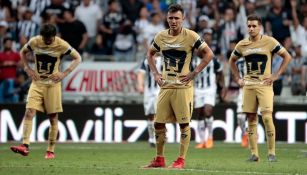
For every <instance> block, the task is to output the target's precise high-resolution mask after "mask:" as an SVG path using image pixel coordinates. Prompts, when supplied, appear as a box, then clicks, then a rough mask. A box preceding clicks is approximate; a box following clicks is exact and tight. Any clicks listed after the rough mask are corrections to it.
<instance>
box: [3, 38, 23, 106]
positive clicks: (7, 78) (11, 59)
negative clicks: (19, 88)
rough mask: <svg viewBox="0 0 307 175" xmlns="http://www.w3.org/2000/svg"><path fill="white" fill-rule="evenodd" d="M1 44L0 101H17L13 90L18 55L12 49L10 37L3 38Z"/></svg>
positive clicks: (18, 60) (18, 59) (18, 62)
mask: <svg viewBox="0 0 307 175" xmlns="http://www.w3.org/2000/svg"><path fill="white" fill-rule="evenodd" d="M3 45H4V51H3V52H0V103H14V102H17V101H18V96H16V95H15V94H14V93H13V91H14V82H15V80H16V70H17V66H18V64H20V56H19V53H17V52H14V51H13V50H12V46H13V40H12V38H5V39H4V40H3Z"/></svg>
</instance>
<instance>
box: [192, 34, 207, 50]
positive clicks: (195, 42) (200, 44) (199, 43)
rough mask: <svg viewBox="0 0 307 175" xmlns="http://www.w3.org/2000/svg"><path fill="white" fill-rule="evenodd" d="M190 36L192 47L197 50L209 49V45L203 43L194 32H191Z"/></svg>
mask: <svg viewBox="0 0 307 175" xmlns="http://www.w3.org/2000/svg"><path fill="white" fill-rule="evenodd" d="M190 36H191V39H192V43H193V44H192V47H193V48H195V49H202V48H205V47H207V46H208V45H207V43H206V42H205V41H203V40H202V39H201V38H200V36H199V35H198V34H197V33H196V32H194V31H190Z"/></svg>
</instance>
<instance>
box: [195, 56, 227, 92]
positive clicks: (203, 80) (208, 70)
mask: <svg viewBox="0 0 307 175" xmlns="http://www.w3.org/2000/svg"><path fill="white" fill-rule="evenodd" d="M200 62H201V59H200V58H199V57H197V58H195V59H193V61H192V69H194V68H195V67H196V66H197V65H198V64H200ZM222 70H223V68H222V66H221V64H220V62H219V61H218V59H217V58H213V59H212V60H211V61H210V62H209V64H208V65H207V66H206V67H205V68H204V69H203V70H202V71H201V72H200V73H199V74H198V75H197V77H195V79H194V87H195V89H198V90H205V89H210V88H216V87H217V85H216V73H217V72H221V71H222Z"/></svg>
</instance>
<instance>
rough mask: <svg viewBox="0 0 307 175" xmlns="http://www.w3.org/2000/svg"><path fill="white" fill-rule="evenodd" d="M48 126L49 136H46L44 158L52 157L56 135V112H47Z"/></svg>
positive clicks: (53, 156)
mask: <svg viewBox="0 0 307 175" xmlns="http://www.w3.org/2000/svg"><path fill="white" fill-rule="evenodd" d="M48 117H49V121H50V127H49V136H48V148H47V151H46V155H45V159H53V158H55V155H54V147H55V142H56V139H57V136H58V114H57V113H53V114H48Z"/></svg>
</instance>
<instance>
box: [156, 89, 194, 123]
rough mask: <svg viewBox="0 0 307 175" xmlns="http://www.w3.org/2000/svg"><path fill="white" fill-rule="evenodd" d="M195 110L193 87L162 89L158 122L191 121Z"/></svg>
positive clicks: (157, 116) (158, 103)
mask: <svg viewBox="0 0 307 175" xmlns="http://www.w3.org/2000/svg"><path fill="white" fill-rule="evenodd" d="M192 112H193V87H190V88H185V89H160V92H159V96H158V102H157V113H156V116H155V122H157V123H174V122H177V123H189V122H190V120H191V116H192Z"/></svg>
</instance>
